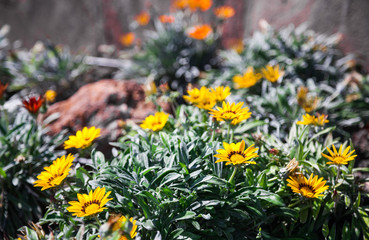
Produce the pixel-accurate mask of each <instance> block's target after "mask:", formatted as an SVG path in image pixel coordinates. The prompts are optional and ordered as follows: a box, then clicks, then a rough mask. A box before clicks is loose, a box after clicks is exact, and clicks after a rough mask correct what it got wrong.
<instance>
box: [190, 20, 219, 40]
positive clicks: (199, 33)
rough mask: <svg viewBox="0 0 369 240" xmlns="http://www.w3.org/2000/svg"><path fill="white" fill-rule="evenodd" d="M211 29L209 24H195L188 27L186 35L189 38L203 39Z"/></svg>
mask: <svg viewBox="0 0 369 240" xmlns="http://www.w3.org/2000/svg"><path fill="white" fill-rule="evenodd" d="M212 32H213V30H212V29H211V27H210V25H208V24H204V25H197V26H194V27H192V28H190V30H189V32H188V36H189V37H190V38H194V39H197V40H203V39H205V38H207V37H208V36H209V35H210V34H211V33H212Z"/></svg>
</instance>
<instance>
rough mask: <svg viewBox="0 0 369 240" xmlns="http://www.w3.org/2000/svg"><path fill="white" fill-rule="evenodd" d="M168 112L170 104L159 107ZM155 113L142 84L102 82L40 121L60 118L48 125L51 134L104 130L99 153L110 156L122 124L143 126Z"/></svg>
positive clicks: (50, 110)
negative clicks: (148, 117) (124, 122)
mask: <svg viewBox="0 0 369 240" xmlns="http://www.w3.org/2000/svg"><path fill="white" fill-rule="evenodd" d="M159 104H160V105H161V106H162V107H163V109H164V111H165V112H170V106H169V104H164V103H159ZM155 112H156V109H155V105H154V104H153V103H152V102H145V93H144V90H143V87H142V85H141V84H138V83H137V82H135V81H118V80H111V79H110V80H100V81H98V82H95V83H91V84H87V85H85V86H83V87H81V88H80V89H79V90H78V91H77V92H76V93H75V94H74V95H73V96H71V97H70V98H69V99H67V100H65V101H62V102H57V103H55V104H53V105H51V106H50V107H49V108H48V110H47V112H46V113H45V114H44V115H41V116H40V120H43V119H46V118H47V117H49V116H50V115H52V114H56V113H57V114H60V117H59V118H58V119H56V120H55V121H53V122H51V123H50V124H48V125H47V127H49V128H50V133H51V134H56V133H59V132H60V131H62V130H63V129H68V130H69V131H70V133H71V134H75V132H76V131H77V130H81V129H82V128H83V127H85V126H87V127H90V126H96V127H98V128H101V137H99V138H98V149H99V150H101V151H103V152H105V153H107V154H109V153H110V151H109V150H110V147H109V144H108V143H109V142H111V141H116V140H117V139H118V137H119V136H121V135H122V129H121V128H120V127H119V123H120V122H121V121H122V120H123V121H127V120H128V121H133V122H136V123H139V122H141V121H142V120H143V119H144V118H145V117H147V116H148V115H150V114H154V113H155Z"/></svg>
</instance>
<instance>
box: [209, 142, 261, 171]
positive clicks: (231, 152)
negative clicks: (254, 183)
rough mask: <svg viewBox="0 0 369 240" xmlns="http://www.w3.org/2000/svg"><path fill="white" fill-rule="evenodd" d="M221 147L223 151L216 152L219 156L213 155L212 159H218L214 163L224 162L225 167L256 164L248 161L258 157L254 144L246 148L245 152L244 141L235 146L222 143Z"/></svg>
mask: <svg viewBox="0 0 369 240" xmlns="http://www.w3.org/2000/svg"><path fill="white" fill-rule="evenodd" d="M223 147H224V149H218V150H217V152H218V153H219V154H216V155H214V157H216V158H219V159H218V160H217V161H216V162H215V163H218V162H226V165H229V164H233V165H239V164H256V162H254V161H250V159H252V158H255V157H258V156H259V155H258V154H257V153H256V151H257V150H258V148H255V147H254V144H253V145H251V146H250V147H248V148H247V149H246V150H245V141H244V140H242V141H241V142H238V143H236V144H235V143H231V144H228V143H226V142H223Z"/></svg>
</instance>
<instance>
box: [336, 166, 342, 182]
mask: <svg viewBox="0 0 369 240" xmlns="http://www.w3.org/2000/svg"><path fill="white" fill-rule="evenodd" d="M340 173H341V165H337V176H336V182H335V185H337V183H338V179H339V178H340Z"/></svg>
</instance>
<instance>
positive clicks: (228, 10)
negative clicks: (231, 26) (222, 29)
mask: <svg viewBox="0 0 369 240" xmlns="http://www.w3.org/2000/svg"><path fill="white" fill-rule="evenodd" d="M214 14H215V16H217V17H218V18H220V19H227V18H231V17H233V16H234V14H235V11H234V8H233V7H230V6H220V7H217V8H216V9H214Z"/></svg>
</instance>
